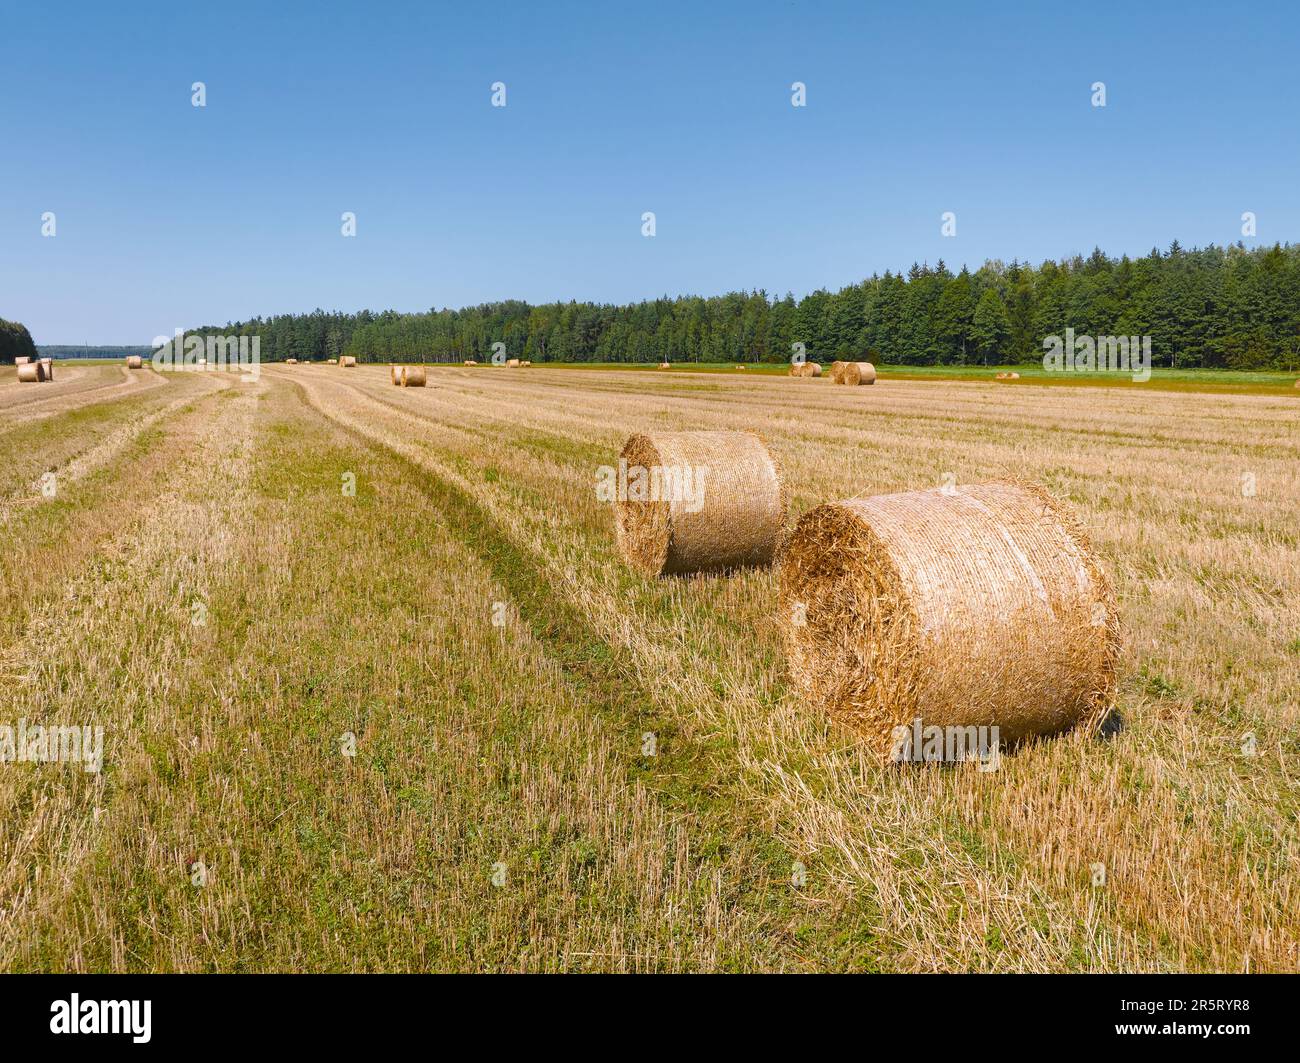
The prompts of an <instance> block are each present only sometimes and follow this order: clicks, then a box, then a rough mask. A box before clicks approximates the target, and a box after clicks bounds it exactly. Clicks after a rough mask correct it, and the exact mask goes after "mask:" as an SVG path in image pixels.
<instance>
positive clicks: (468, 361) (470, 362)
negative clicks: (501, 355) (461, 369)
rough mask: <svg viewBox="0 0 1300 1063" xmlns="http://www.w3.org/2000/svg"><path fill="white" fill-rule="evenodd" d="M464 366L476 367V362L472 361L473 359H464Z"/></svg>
mask: <svg viewBox="0 0 1300 1063" xmlns="http://www.w3.org/2000/svg"><path fill="white" fill-rule="evenodd" d="M465 364H466V365H478V362H476V361H474V359H473V358H466V359H465Z"/></svg>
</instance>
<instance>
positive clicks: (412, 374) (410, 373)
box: [402, 365, 425, 388]
mask: <svg viewBox="0 0 1300 1063" xmlns="http://www.w3.org/2000/svg"><path fill="white" fill-rule="evenodd" d="M424 382H425V373H424V366H422V365H404V366H402V387H404V388H422V387H424Z"/></svg>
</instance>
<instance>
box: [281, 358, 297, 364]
mask: <svg viewBox="0 0 1300 1063" xmlns="http://www.w3.org/2000/svg"><path fill="white" fill-rule="evenodd" d="M284 364H285V365H297V364H298V359H297V358H286V359H285V360H284Z"/></svg>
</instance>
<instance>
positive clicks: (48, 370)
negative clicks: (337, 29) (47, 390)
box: [41, 358, 54, 380]
mask: <svg viewBox="0 0 1300 1063" xmlns="http://www.w3.org/2000/svg"><path fill="white" fill-rule="evenodd" d="M41 369H42V370H44V372H45V379H46V380H53V379H54V359H53V358H42V359H41Z"/></svg>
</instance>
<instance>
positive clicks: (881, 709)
mask: <svg viewBox="0 0 1300 1063" xmlns="http://www.w3.org/2000/svg"><path fill="white" fill-rule="evenodd" d="M779 587H780V597H781V605H782V619H783V630H784V634H785V641H786V647H787V651H788V654H789V660H790V671H791V674H792V676H793V678H794V680H795V683H796V685H797V686H798V687H799V689H800V690H801V691H802V692H803V694H804V695H805V696H806V697H807V698H808V699H809V700H810V701H812V702H813V703H815V704H817V705H820V706H822V707H823V708H824V709H826V710H827V711H828V712H829V713H830V714H831V715H832V716H834V717H836V718H838V719H841V720H843V721H844V722H845V723H847V724H849V725H850V726H852V727H854V728H855V729H856V730H858V731H859V732H860V733H861V734H862V735H863V736H864V737H866V738H867V740H868V741H869V742H870V743H871V745H872V746H873V747H874V748H875V749H876V750H877V751H879V752H881V753H882V754H885V755H888V754H889V753H890V752H891V750H892V749H893V748H894V741H895V738H896V735H897V732H896V731H895V728H900V727H910V726H912V724H913V721H914V720H917V719H920V720H921V721H922V724H923V725H924V726H925V727H930V726H935V727H941V728H946V727H980V726H987V727H992V726H997V727H998V729H999V735H998V737H999V740H1000V741H1001V742H1004V743H1005V742H1010V741H1014V740H1016V739H1018V738H1022V737H1025V736H1028V735H1037V734H1051V733H1053V732H1056V731H1060V730H1063V729H1065V728H1068V727H1070V726H1072V725H1074V724H1076V723H1078V722H1079V721H1081V720H1085V719H1089V720H1098V719H1099V718H1100V716H1101V714H1102V712H1103V711H1104V710H1105V709H1106V708H1107V707H1108V706H1109V705H1110V702H1111V699H1112V697H1113V696H1114V690H1115V671H1116V663H1117V659H1118V655H1119V646H1120V639H1119V627H1118V618H1117V612H1116V607H1115V602H1114V599H1113V597H1112V595H1111V590H1110V584H1109V582H1108V580H1107V578H1106V575H1105V572H1104V571H1103V569H1102V566H1101V564H1100V562H1099V561H1098V559H1097V557H1096V555H1095V553H1094V552H1093V550H1092V547H1091V546H1090V544H1089V542H1088V539H1087V536H1086V534H1085V533H1084V531H1083V529H1082V527H1081V526H1080V525H1079V523H1078V521H1077V520H1076V518H1075V517H1074V516H1073V514H1072V513H1071V512H1070V511H1069V510H1068V509H1067V508H1066V507H1065V506H1063V505H1062V504H1060V503H1058V502H1057V501H1056V500H1055V499H1053V498H1052V497H1051V496H1050V495H1049V494H1048V493H1047V492H1046V491H1044V490H1043V489H1042V488H1041V487H1039V486H1038V485H1036V484H1030V483H1021V482H1018V481H1011V480H995V481H992V482H989V483H982V484H975V485H972V486H968V487H957V488H943V489H939V490H933V491H912V492H907V493H904V494H896V495H879V496H876V497H874V498H864V499H849V500H847V501H844V502H834V503H830V504H828V505H823V506H818V507H817V508H815V509H813V510H810V511H809V512H808V513H806V514H805V515H804V516H803V518H802V519H801V520H800V521H799V523H798V526H797V527H796V528H795V530H794V532H793V533H792V535H791V536H790V540H789V542H788V544H787V545H786V547H785V549H784V551H783V554H782V558H781V569H780V576H779Z"/></svg>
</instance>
